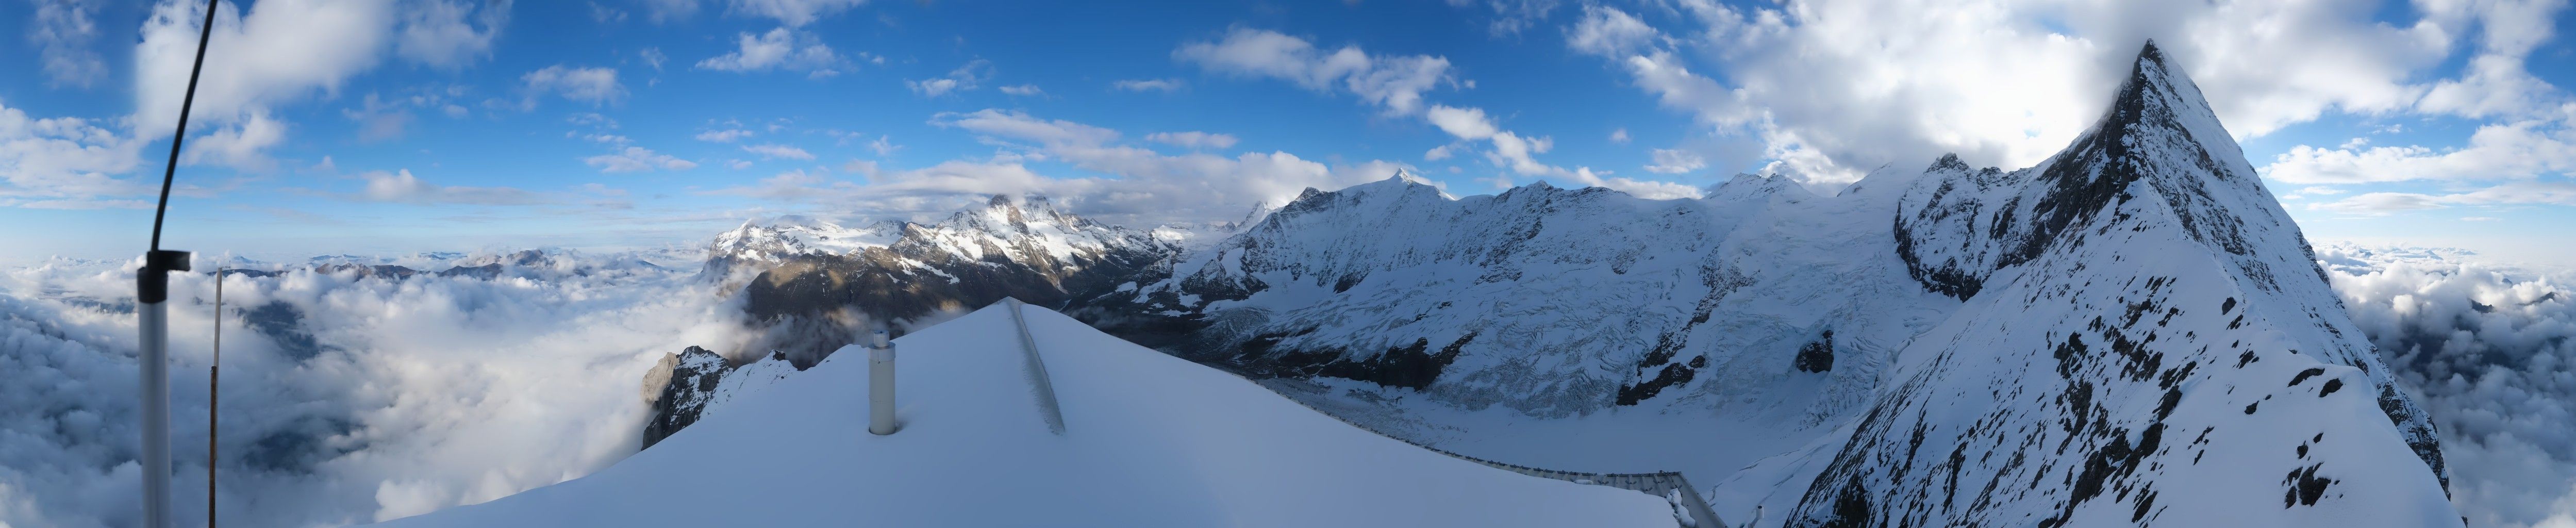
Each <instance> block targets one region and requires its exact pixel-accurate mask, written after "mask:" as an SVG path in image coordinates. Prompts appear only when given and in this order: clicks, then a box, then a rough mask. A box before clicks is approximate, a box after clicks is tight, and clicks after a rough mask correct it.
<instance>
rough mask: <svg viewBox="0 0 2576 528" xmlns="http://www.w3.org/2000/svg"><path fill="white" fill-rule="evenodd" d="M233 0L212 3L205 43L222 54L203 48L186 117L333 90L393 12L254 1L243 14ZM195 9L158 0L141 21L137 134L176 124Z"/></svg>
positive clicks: (190, 59)
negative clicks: (210, 26) (210, 28)
mask: <svg viewBox="0 0 2576 528" xmlns="http://www.w3.org/2000/svg"><path fill="white" fill-rule="evenodd" d="M239 5H240V4H235V3H226V4H223V5H222V7H221V8H220V9H218V10H217V13H216V17H215V27H214V29H213V31H212V33H211V34H209V35H207V37H206V38H207V39H208V41H209V42H208V44H207V46H208V48H210V49H215V50H223V52H222V53H208V54H207V55H206V67H205V70H204V74H203V76H202V78H201V79H200V80H199V81H198V86H197V96H196V103H195V107H194V109H193V111H194V112H195V114H194V115H193V116H192V118H191V122H195V123H206V122H217V123H220V122H225V121H229V120H234V119H239V118H241V117H242V116H246V115H247V112H249V111H252V110H255V109H258V108H268V107H273V106H275V105H278V104H281V103H285V102H289V101H292V100H296V99H300V98H303V97H308V96H310V95H312V94H314V93H317V92H333V91H337V90H339V88H340V86H341V84H342V83H344V82H346V81H347V80H348V79H349V77H350V76H353V75H356V74H357V73H358V72H360V71H364V70H366V69H368V68H372V67H374V66H375V65H376V63H377V62H378V61H379V60H380V55H381V54H382V53H383V51H382V50H383V49H384V47H385V45H386V44H387V43H388V42H390V41H391V40H392V34H393V32H394V30H395V25H396V21H397V20H400V18H399V15H400V13H398V12H397V10H396V9H395V3H394V2H392V1H391V0H361V1H346V2H342V1H324V0H282V1H272V2H261V3H259V4H258V5H256V6H252V8H251V11H250V13H249V14H247V15H244V14H242V13H241V11H240V9H239V7H238V6H239ZM205 8H206V5H205V3H203V2H184V1H176V0H172V1H166V2H162V3H160V4H159V5H158V6H156V7H154V8H153V10H152V16H151V18H149V19H147V20H145V21H144V23H143V28H142V30H141V33H142V34H141V37H142V43H140V44H138V45H136V46H135V50H134V61H135V75H134V77H135V78H134V106H135V115H134V117H135V122H134V126H135V130H136V133H137V134H139V135H141V136H143V138H144V139H147V140H149V139H158V138H162V137H167V136H162V134H168V133H170V131H171V129H173V128H174V127H176V124H177V123H178V120H179V104H180V96H181V93H180V92H181V91H183V90H186V89H187V86H188V73H189V70H190V69H191V68H192V67H193V65H194V63H195V61H196V57H197V38H198V33H199V25H200V24H203V23H205Z"/></svg>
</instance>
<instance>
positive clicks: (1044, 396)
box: [1002, 297, 1064, 435]
mask: <svg viewBox="0 0 2576 528" xmlns="http://www.w3.org/2000/svg"><path fill="white" fill-rule="evenodd" d="M1002 302H1004V303H1008V304H1009V305H1010V306H1008V308H1010V311H1011V326H1012V327H1015V328H1018V329H1019V331H1020V352H1023V353H1025V356H1024V357H1027V358H1028V361H1025V362H1023V363H1022V365H1023V366H1024V367H1026V368H1025V370H1026V371H1027V372H1028V375H1029V392H1031V393H1034V395H1035V396H1037V400H1038V415H1040V416H1044V417H1046V422H1047V431H1048V432H1052V433H1055V434H1057V435H1063V434H1064V411H1062V410H1060V409H1057V408H1056V404H1055V383H1053V382H1049V381H1047V370H1046V360H1044V359H1040V358H1039V357H1038V341H1037V339H1036V338H1034V337H1030V336H1029V322H1028V320H1027V319H1024V318H1021V317H1020V307H1022V306H1027V305H1028V303H1024V302H1020V300H1019V299H1018V298H1015V297H1003V298H1002Z"/></svg>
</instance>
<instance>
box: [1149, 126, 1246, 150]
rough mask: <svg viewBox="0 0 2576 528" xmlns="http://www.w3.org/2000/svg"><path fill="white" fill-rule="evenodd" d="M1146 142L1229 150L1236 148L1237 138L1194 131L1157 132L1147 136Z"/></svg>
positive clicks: (1229, 135)
mask: <svg viewBox="0 0 2576 528" xmlns="http://www.w3.org/2000/svg"><path fill="white" fill-rule="evenodd" d="M1145 140H1146V141H1152V142H1155V143H1162V144H1166V145H1173V146H1179V147H1186V148H1192V149H1229V148H1234V142H1235V137H1234V136H1233V135H1231V134H1211V133H1207V132H1200V131H1196V130H1192V131H1188V132H1155V133H1152V134H1146V135H1145Z"/></svg>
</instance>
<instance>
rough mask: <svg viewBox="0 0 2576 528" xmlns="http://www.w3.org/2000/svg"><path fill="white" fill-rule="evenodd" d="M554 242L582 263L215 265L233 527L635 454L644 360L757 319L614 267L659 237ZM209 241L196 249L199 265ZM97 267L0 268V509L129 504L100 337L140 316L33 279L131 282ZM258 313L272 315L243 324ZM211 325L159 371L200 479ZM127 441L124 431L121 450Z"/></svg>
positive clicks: (186, 516)
mask: <svg viewBox="0 0 2576 528" xmlns="http://www.w3.org/2000/svg"><path fill="white" fill-rule="evenodd" d="M397 178H398V176H397ZM549 257H553V258H555V259H558V260H561V261H572V262H579V263H581V264H582V266H581V268H582V269H587V270H591V271H592V273H590V274H589V275H587V276H579V275H574V274H573V273H570V272H565V273H560V274H559V275H560V276H557V277H548V278H544V279H543V280H482V279H475V278H468V277H438V276H435V275H431V274H422V275H416V276H413V277H412V278H409V279H404V280H401V281H389V280H349V279H346V278H337V279H335V278H331V277H325V276H319V275H315V274H313V273H312V272H310V271H297V272H293V273H290V274H289V275H287V276H283V277H275V278H251V277H245V276H238V275H236V276H231V277H229V278H228V279H226V280H225V281H224V282H225V285H224V297H225V299H224V300H225V304H226V305H227V308H228V309H227V312H228V313H227V315H226V317H225V318H224V321H223V322H224V323H225V326H227V328H225V329H224V332H223V337H224V343H223V355H224V358H223V359H224V364H223V366H224V369H223V374H224V381H225V383H224V391H223V400H222V403H223V406H222V407H221V408H220V409H221V411H222V414H223V428H222V434H221V436H220V437H218V440H219V442H218V443H219V444H220V445H222V446H227V447H225V448H224V457H223V459H222V465H221V467H220V472H219V474H218V475H217V476H218V477H219V478H220V480H221V481H220V482H219V483H217V486H216V488H217V489H218V490H220V491H219V493H218V494H217V495H216V496H215V499H216V502H218V503H219V504H220V506H221V508H222V511H223V514H224V524H226V525H234V524H239V525H244V526H320V525H340V524H346V523H350V522H366V521H374V520H379V519H385V518H389V517H393V516H399V515H402V514H406V513H416V512H418V511H420V510H424V509H432V508H444V507H450V506H457V505H462V504H469V503H475V502H481V501H484V500H489V499H493V498H497V497H499V496H502V495H507V494H510V493H515V492H518V491H521V490H526V489H530V488H535V487H538V486H544V485H548V484H554V483H556V482H560V481H562V480H564V479H566V478H570V477H572V476H578V475H582V474H586V473H589V472H592V471H596V470H599V469H600V468H603V467H606V466H608V465H609V464H610V463H613V462H615V461H616V460H618V459H620V458H624V457H626V456H627V455H629V454H632V453H634V452H635V443H636V441H635V431H636V429H635V427H636V424H638V423H641V421H642V420H643V417H642V414H643V413H644V412H645V408H644V406H642V405H640V404H639V403H638V401H637V392H636V391H637V383H638V381H639V374H638V373H641V372H643V371H644V370H645V369H647V368H649V367H650V366H651V365H652V364H653V362H654V361H655V360H657V359H660V358H661V357H662V355H663V354H665V353H669V352H675V351H678V350H680V349H681V348H683V347H685V346H689V345H704V346H707V347H709V348H715V349H719V350H726V351H732V350H734V349H735V347H737V346H739V344H740V343H743V342H745V341H746V340H748V339H749V338H751V337H753V336H750V335H746V333H745V332H743V331H741V330H739V329H738V327H739V326H740V325H739V323H735V322H732V321H729V320H727V318H726V317H723V316H721V313H722V312H720V311H718V309H717V307H716V306H714V303H715V302H717V301H716V299H717V298H718V296H717V295H715V294H714V292H711V291H708V289H707V288H705V287H703V286H698V285H695V281H689V280H687V276H688V275H689V274H690V273H693V272H694V269H693V268H692V269H691V270H657V269H650V268H646V267H639V266H631V265H630V266H625V267H622V268H619V267H614V266H616V265H618V264H620V263H631V262H634V260H635V259H638V258H657V259H661V258H664V257H661V256H654V255H635V254H623V255H620V254H610V255H598V256H592V257H584V256H580V255H568V254H563V253H555V252H550V254H549ZM216 258H217V256H216V255H211V254H209V255H205V256H204V259H203V260H199V261H198V264H197V265H198V266H201V267H202V268H203V269H211V268H213V267H214V260H215V259H216ZM296 260H301V259H296ZM664 261H665V262H674V261H675V260H669V259H665V260H664ZM402 264H407V265H410V266H413V267H416V268H422V267H430V266H432V265H433V264H431V263H428V262H420V261H411V262H402ZM106 267H113V266H104V267H97V268H84V269H80V270H77V271H75V270H72V269H63V268H59V267H57V268H51V269H45V270H35V271H26V272H19V271H13V272H12V273H11V275H10V276H11V277H12V280H10V281H7V282H8V284H7V285H5V286H0V369H5V370H0V371H5V372H8V373H9V374H10V376H11V378H10V379H11V381H12V382H11V383H6V384H0V403H6V405H0V431H6V435H7V436H8V437H9V438H10V440H9V444H8V445H9V448H8V449H0V468H7V470H5V471H0V493H5V494H7V496H8V499H7V500H6V501H0V503H5V506H0V518H6V519H8V521H7V522H9V523H11V524H13V525H23V526H120V525H132V524H134V522H133V521H134V520H135V519H136V518H138V514H137V513H136V511H137V510H136V509H135V508H134V507H133V505H134V497H136V496H137V493H138V491H137V489H138V487H137V486H139V484H138V483H139V481H140V479H138V478H136V477H135V473H134V471H133V469H132V459H133V452H134V451H133V449H132V448H131V445H132V443H133V441H134V440H133V439H134V438H137V437H138V436H137V433H136V427H138V426H137V424H139V423H140V421H139V420H138V418H137V417H138V414H137V413H138V412H139V409H138V408H137V405H136V402H135V399H134V398H133V397H132V388H133V387H134V385H133V381H132V380H134V379H136V366H135V363H134V361H133V359H132V358H131V354H132V352H131V351H130V350H131V345H130V339H128V340H127V341H128V342H129V343H120V342H119V341H118V340H117V339H115V338H114V337H113V336H120V335H124V334H128V333H131V331H132V327H133V325H132V323H131V322H130V320H131V317H130V316H124V317H123V320H124V321H126V322H119V321H120V316H119V315H117V314H116V313H115V312H114V311H113V310H102V309H94V308H89V307H83V306H79V305H74V304H71V303H68V302H63V301H58V300H55V299H54V298H49V297H48V296H45V295H41V294H39V293H38V292H39V290H40V289H48V288H49V289H54V290H58V291H77V292H81V293H80V294H79V295H81V296H82V297H92V298H99V299H114V298H118V297H119V295H120V294H119V293H118V292H127V294H126V295H130V291H131V290H132V289H133V285H132V281H131V280H130V279H123V278H119V275H118V274H116V273H114V272H108V271H106V270H105V268H106ZM431 269H433V270H435V269H444V268H443V267H438V268H431ZM526 271H531V272H534V273H539V274H547V273H551V270H526ZM541 276H542V275H541ZM209 279H210V276H209V275H208V274H179V275H178V276H174V277H173V279H172V281H171V282H172V284H171V286H172V288H171V294H172V297H173V298H174V299H184V300H189V301H188V302H191V303H194V302H196V300H201V299H211V298H212V297H213V287H214V283H213V281H212V280H209ZM207 304H211V303H207ZM198 306H199V307H200V309H194V310H172V311H171V317H172V321H171V325H172V327H174V328H196V329H203V328H208V327H210V326H212V325H213V324H214V320H212V319H210V318H209V316H210V315H212V314H213V311H212V310H211V309H205V308H206V306H207V305H198ZM253 311H258V312H260V314H261V315H259V317H261V318H263V319H266V320H268V321H271V322H265V323H263V324H258V325H249V324H244V319H245V318H244V317H243V316H244V315H245V313H246V312H253ZM288 314H291V315H288ZM120 328H121V329H122V330H119V329H120ZM205 336H206V334H205V333H204V332H173V333H172V336H171V356H172V360H173V365H172V377H173V379H174V382H176V383H180V384H182V385H181V386H180V387H174V390H173V391H171V397H172V404H173V407H174V410H175V411H176V412H174V413H173V414H174V416H176V417H177V418H178V419H180V420H183V421H182V422H180V423H179V424H178V426H177V427H174V428H173V432H174V433H177V434H179V435H180V436H179V437H178V438H177V439H175V440H174V443H175V444H176V445H177V446H180V449H179V450H178V453H177V454H178V459H177V460H176V461H175V462H176V465H177V466H178V470H179V471H180V477H179V482H182V483H191V482H193V483H194V484H196V485H197V486H198V487H186V486H182V489H203V488H202V486H203V485H204V484H205V483H206V480H205V479H206V476H207V473H206V471H205V470H204V469H203V468H204V466H205V463H206V461H205V458H204V456H203V455H204V451H203V448H204V446H205V445H206V437H205V436H204V435H205V433H206V428H205V426H204V424H203V423H202V421H200V422H198V423H196V425H195V426H193V427H191V426H189V425H188V424H187V422H185V421H184V420H187V419H188V418H189V417H198V418H199V419H200V420H202V417H203V416H205V411H206V405H207V401H206V399H205V395H206V391H205V390H204V387H202V386H199V387H196V389H195V390H188V389H187V388H186V385H185V384H186V383H189V381H190V380H203V379H204V377H203V376H196V377H187V376H183V375H182V373H186V372H196V373H200V374H202V373H203V372H205V365H206V362H207V356H206V352H205V351H206V350H207V349H208V348H210V347H209V346H208V345H209V342H208V341H207V340H206V337H205ZM300 339H310V341H301V342H300V343H299V340H300ZM319 373H328V375H317V374H319ZM28 376H42V377H40V378H30V377H28ZM120 380H122V381H120ZM120 387H121V388H122V390H119V388H120ZM120 443H122V445H126V446H128V447H125V448H122V449H120V448H115V447H114V446H116V445H120ZM188 446H195V449H194V450H191V449H190V448H189V447H188ZM120 464H122V465H123V466H124V467H125V469H122V470H119V469H117V468H118V467H119V465H120ZM192 479H193V480H192ZM181 493H182V495H181V496H180V498H181V499H184V500H183V501H182V502H185V501H196V502H192V503H189V504H193V505H196V506H203V505H204V504H205V503H204V502H203V501H204V500H205V497H204V496H203V495H197V496H195V498H194V499H187V498H186V497H188V495H186V493H189V492H186V491H182V492H181ZM204 512H205V509H204V508H202V507H182V508H177V509H176V510H175V513H177V516H176V518H174V519H173V521H174V522H173V523H172V524H173V525H181V526H202V525H205V524H206V523H205V519H204V518H203V517H202V515H204Z"/></svg>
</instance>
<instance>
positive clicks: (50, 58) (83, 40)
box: [27, 0, 107, 88]
mask: <svg viewBox="0 0 2576 528" xmlns="http://www.w3.org/2000/svg"><path fill="white" fill-rule="evenodd" d="M97 14H98V3H97V2H95V1H91V0H40V1H38V2H36V16H35V18H34V19H32V20H29V21H28V23H27V25H28V31H27V41H28V42H32V43H35V44H36V47H37V49H38V52H37V53H38V55H39V56H41V57H43V58H44V61H45V80H46V82H47V83H49V84H53V85H55V86H77V87H81V88H88V87H89V86H90V85H91V84H94V83H97V82H98V81H99V80H100V79H103V78H106V77H107V61H105V60H102V59H100V58H99V55H98V51H97V50H93V49H90V45H91V42H92V41H95V40H97V39H98V23H97V22H96V21H94V20H92V19H91V17H94V16H96V15H97Z"/></svg>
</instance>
